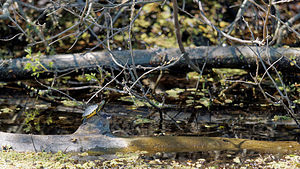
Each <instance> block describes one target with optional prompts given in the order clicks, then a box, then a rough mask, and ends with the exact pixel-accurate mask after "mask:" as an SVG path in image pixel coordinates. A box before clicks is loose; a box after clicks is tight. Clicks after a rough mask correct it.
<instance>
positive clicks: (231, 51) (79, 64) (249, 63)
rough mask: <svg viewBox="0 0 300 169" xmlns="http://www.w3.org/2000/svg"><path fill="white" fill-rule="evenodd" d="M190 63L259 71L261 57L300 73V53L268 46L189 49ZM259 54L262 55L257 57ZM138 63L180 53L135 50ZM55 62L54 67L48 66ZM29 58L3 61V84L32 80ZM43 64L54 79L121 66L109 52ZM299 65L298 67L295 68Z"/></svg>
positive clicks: (119, 54)
mask: <svg viewBox="0 0 300 169" xmlns="http://www.w3.org/2000/svg"><path fill="white" fill-rule="evenodd" d="M186 52H187V53H189V56H190V59H191V61H193V62H194V63H195V64H197V65H199V66H200V67H202V65H203V64H204V63H205V62H206V68H221V67H222V68H242V69H253V70H255V69H256V61H257V60H256V58H257V57H258V55H259V56H261V58H262V60H264V61H265V64H266V65H267V67H268V66H269V64H268V63H267V61H268V60H269V63H270V64H273V63H274V62H276V63H275V64H274V66H275V67H276V68H278V69H279V70H282V71H289V72H291V71H293V72H296V73H298V72H300V69H299V66H297V65H300V64H299V63H300V50H299V49H289V48H266V47H247V46H237V47H214V46H202V47H197V48H186ZM258 53H259V54H258ZM113 54H114V56H115V59H116V61H117V62H118V63H119V64H121V65H123V66H124V65H128V66H131V65H132V63H131V56H130V52H129V51H113ZM133 55H134V59H135V64H136V65H141V66H147V67H148V66H152V67H155V66H158V65H160V64H161V61H162V60H163V58H164V59H165V61H170V60H172V59H173V60H176V59H177V58H179V57H180V55H181V53H180V51H179V50H178V49H165V50H161V49H156V50H135V51H134V52H133ZM50 62H53V67H52V68H51V67H49V64H50ZM27 63H31V64H34V63H32V62H31V61H30V60H29V59H26V58H21V59H12V60H0V81H11V80H20V79H28V78H32V76H31V73H32V72H31V71H28V70H24V67H25V65H26V64H27ZM40 63H41V64H42V65H43V66H44V67H46V68H47V70H48V71H44V70H45V69H43V70H42V71H44V72H45V73H43V75H42V76H43V77H49V76H52V74H53V73H54V72H58V73H59V72H66V71H70V70H74V69H76V70H91V69H94V68H97V66H101V67H104V68H114V69H117V68H118V67H119V66H118V65H117V64H116V63H115V62H114V61H113V59H112V57H111V56H110V54H109V53H108V52H92V53H86V54H61V55H54V56H41V59H40ZM295 65H296V66H295ZM187 66H188V65H187V64H186V63H185V61H184V59H182V58H181V60H180V61H179V62H178V63H177V64H176V65H174V67H176V68H178V67H179V68H181V67H187Z"/></svg>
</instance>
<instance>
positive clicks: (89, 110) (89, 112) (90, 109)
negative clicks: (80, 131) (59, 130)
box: [82, 104, 98, 117]
mask: <svg viewBox="0 0 300 169" xmlns="http://www.w3.org/2000/svg"><path fill="white" fill-rule="evenodd" d="M97 108H98V105H97V104H94V105H91V106H89V107H87V108H86V109H85V111H84V113H83V115H82V117H87V116H89V115H92V114H93V113H95V114H96V110H97Z"/></svg>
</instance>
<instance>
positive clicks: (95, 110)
mask: <svg viewBox="0 0 300 169" xmlns="http://www.w3.org/2000/svg"><path fill="white" fill-rule="evenodd" d="M104 103H105V101H104V100H102V101H101V102H100V104H94V105H91V106H89V107H87V108H86V109H85V111H84V113H83V115H82V117H83V118H84V119H89V118H91V117H93V116H94V115H95V114H97V115H98V116H100V110H101V109H102V108H103V106H104Z"/></svg>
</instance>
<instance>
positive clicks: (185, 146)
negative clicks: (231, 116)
mask: <svg viewBox="0 0 300 169" xmlns="http://www.w3.org/2000/svg"><path fill="white" fill-rule="evenodd" d="M0 146H1V147H2V149H13V150H15V151H19V152H26V151H32V152H58V151H62V152H83V151H87V152H92V153H94V154H95V153H98V154H103V153H115V152H135V151H147V152H149V153H155V152H199V151H223V150H236V151H240V150H252V151H256V152H260V153H280V154H288V153H299V152H300V144H299V143H297V142H293V141H274V142H269V141H255V140H247V139H234V138H222V137H191V136H160V137H131V138H121V137H114V136H113V135H112V134H111V133H110V129H109V123H108V121H107V119H103V118H102V117H101V116H94V117H92V118H89V119H87V122H86V123H83V124H82V125H80V126H79V128H78V129H77V131H76V132H75V133H73V134H70V135H26V134H13V133H5V132H0Z"/></svg>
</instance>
